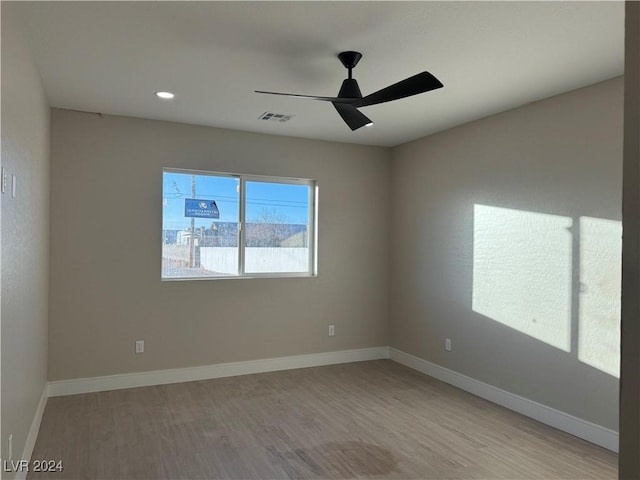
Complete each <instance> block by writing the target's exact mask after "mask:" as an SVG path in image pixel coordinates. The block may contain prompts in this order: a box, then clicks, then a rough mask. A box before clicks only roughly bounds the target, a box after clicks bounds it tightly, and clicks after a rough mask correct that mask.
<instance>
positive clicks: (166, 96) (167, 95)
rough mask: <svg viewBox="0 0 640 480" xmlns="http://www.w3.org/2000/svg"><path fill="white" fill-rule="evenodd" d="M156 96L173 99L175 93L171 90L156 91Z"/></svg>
mask: <svg viewBox="0 0 640 480" xmlns="http://www.w3.org/2000/svg"><path fill="white" fill-rule="evenodd" d="M156 97H158V98H163V99H165V100H171V99H172V98H173V97H175V95H174V94H173V93H171V92H156Z"/></svg>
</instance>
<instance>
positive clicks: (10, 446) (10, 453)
mask: <svg viewBox="0 0 640 480" xmlns="http://www.w3.org/2000/svg"><path fill="white" fill-rule="evenodd" d="M8 443H9V451H8V452H7V456H8V457H9V461H11V460H13V433H11V434H9V442H8Z"/></svg>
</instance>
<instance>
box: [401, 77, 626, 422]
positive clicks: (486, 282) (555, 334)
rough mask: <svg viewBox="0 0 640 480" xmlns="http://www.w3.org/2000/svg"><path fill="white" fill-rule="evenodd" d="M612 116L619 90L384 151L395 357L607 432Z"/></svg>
mask: <svg viewBox="0 0 640 480" xmlns="http://www.w3.org/2000/svg"><path fill="white" fill-rule="evenodd" d="M622 109H623V80H622V79H621V78H617V79H613V80H609V81H606V82H603V83H600V84H596V85H593V86H590V87H586V88H583V89H580V90H576V91H573V92H569V93H567V94H564V95H560V96H557V97H553V98H550V99H547V100H543V101H540V102H537V103H534V104H531V105H528V106H525V107H522V108H519V109H516V110H512V111H509V112H505V113H502V114H499V115H495V116H492V117H488V118H486V119H482V120H479V121H477V122H473V123H469V124H466V125H463V126H460V127H457V128H453V129H451V130H448V131H445V132H442V133H439V134H436V135H433V136H430V137H427V138H424V139H421V140H417V141H415V142H412V143H408V144H405V145H402V146H399V147H396V148H394V149H393V150H392V158H393V161H392V169H391V179H392V180H391V192H392V210H391V218H392V223H391V231H392V239H391V252H392V254H391V304H390V328H391V332H390V335H391V342H390V344H391V346H392V347H394V348H397V349H400V350H403V351H405V352H407V353H410V354H413V355H416V356H418V357H420V358H423V359H426V360H428V361H430V362H433V363H436V364H438V365H441V366H444V367H447V368H450V369H452V370H455V371H457V372H460V373H462V374H464V375H468V376H470V377H472V378H475V379H478V380H480V381H483V382H485V383H488V384H490V385H494V386H496V387H499V388H501V389H504V390H507V391H509V392H512V393H515V394H517V395H520V396H523V397H525V398H529V399H532V400H534V401H537V402H540V403H542V404H545V405H548V406H550V407H552V408H555V409H558V410H560V411H563V412H567V413H569V414H572V415H574V416H576V417H579V418H583V419H585V420H588V421H591V422H593V423H596V424H598V425H602V426H604V427H607V428H611V429H617V426H618V378H617V376H616V375H615V374H612V373H611V372H608V373H607V372H606V369H603V368H601V365H600V364H599V363H598V362H599V361H603V360H604V361H607V358H606V355H602V351H600V350H598V349H599V348H600V347H601V345H602V342H603V341H605V339H604V338H599V335H600V334H601V333H604V334H605V336H606V335H610V334H611V332H612V331H614V330H613V329H614V328H615V326H614V323H615V322H616V321H618V322H619V313H618V317H617V318H616V312H615V310H616V305H615V300H616V299H615V298H614V301H613V302H609V303H606V302H602V301H601V300H602V298H604V297H602V298H601V297H599V295H601V296H606V295H611V292H610V291H605V289H606V288H608V289H613V290H612V291H613V292H614V294H613V295H614V297H615V289H616V288H618V289H619V272H617V273H616V270H615V267H614V268H613V269H612V270H611V271H607V272H605V274H601V273H598V268H600V266H601V265H600V263H598V262H600V260H602V262H604V263H607V262H608V265H609V266H615V265H616V258H617V257H616V252H615V250H616V248H618V252H617V255H619V247H611V245H610V243H611V242H613V244H615V243H616V242H619V241H620V234H619V231H620V229H621V226H620V223H619V222H620V220H621V192H622V117H623V114H622V111H623V110H622ZM607 229H608V230H607ZM589 232H595V233H594V234H593V236H591V237H590V236H588V234H589ZM603 232H604V233H603ZM612 232H613V233H612ZM616 232H618V233H616ZM607 235H608V237H607V238H605V240H606V241H609V244H607V243H606V241H605V240H602V238H604V237H606V236H607ZM616 237H617V238H616ZM592 250H593V251H596V252H601V251H604V252H606V253H605V254H603V255H604V256H605V257H606V256H607V255H609V256H610V258H604V259H603V257H602V256H600V257H598V255H595V258H593V259H592V260H591V261H590V262H591V263H589V262H586V263H585V258H587V257H588V255H591V254H592ZM590 252H591V253H590ZM592 256H593V255H592ZM589 258H590V257H589ZM581 262H582V263H581ZM617 263H618V266H619V259H618V260H617ZM594 272H595V273H594ZM474 275H475V278H474ZM599 275H600V276H599ZM602 275H605V276H606V275H608V276H609V278H607V279H604V280H603V279H602V278H601V277H602ZM585 276H587V277H589V278H588V280H586V279H585ZM616 282H617V284H616ZM603 285H604V286H603ZM618 299H619V295H618ZM605 307H606V308H607V309H608V310H607V311H606V312H605V311H604V310H603V309H605ZM617 308H618V309H619V305H618V307H617ZM599 316H602V317H603V319H604V320H602V321H603V322H609V323H606V324H603V325H596V326H594V322H595V323H597V322H599V321H600V319H599ZM445 338H451V339H452V340H453V350H452V351H451V352H446V351H445V349H444V341H445ZM607 341H609V342H610V343H611V344H612V345H613V344H615V345H613V346H614V347H616V346H617V345H619V340H618V338H616V337H615V336H612V337H611V338H608V340H607ZM616 342H617V343H616ZM592 347H593V348H592ZM590 349H591V350H593V352H595V353H593V352H590V351H589V350H590ZM609 358H616V355H610V356H609ZM593 365H596V366H595V367H594V366H593ZM609 368H610V369H613V368H614V367H613V366H611V365H609Z"/></svg>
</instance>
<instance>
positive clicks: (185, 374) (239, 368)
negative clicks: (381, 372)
mask: <svg viewBox="0 0 640 480" xmlns="http://www.w3.org/2000/svg"><path fill="white" fill-rule="evenodd" d="M384 358H389V347H374V348H361V349H358V350H341V351H337V352H324V353H314V354H310V355H295V356H291V357H279V358H266V359H262V360H249V361H244V362H232V363H219V364H215V365H205V366H201V367H189V368H178V369H171V370H156V371H152V372H140V373H124V374H120V375H107V376H103V377H93V378H77V379H72V380H60V381H54V382H49V396H51V397H57V396H61V395H74V394H77V393H90V392H101V391H105V390H119V389H123V388H134V387H147V386H151V385H165V384H168V383H181V382H191V381H194V380H209V379H212V378H223V377H234V376H238V375H248V374H252V373H264V372H276V371H279V370H291V369H294V368H306V367H320V366H323V365H333V364H338V363H351V362H362V361H366V360H380V359H384Z"/></svg>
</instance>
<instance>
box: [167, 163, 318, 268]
mask: <svg viewBox="0 0 640 480" xmlns="http://www.w3.org/2000/svg"><path fill="white" fill-rule="evenodd" d="M162 175H163V179H162V180H163V181H162V197H163V201H162V279H163V280H182V279H204V278H222V277H261V276H262V277H264V276H266V277H275V276H312V275H315V264H316V261H315V256H316V252H315V245H316V228H315V225H316V197H317V188H316V184H315V182H314V181H313V180H300V179H294V178H276V177H258V176H249V175H234V174H225V173H212V172H201V171H185V170H173V169H165V170H164V171H163V174H162Z"/></svg>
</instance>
